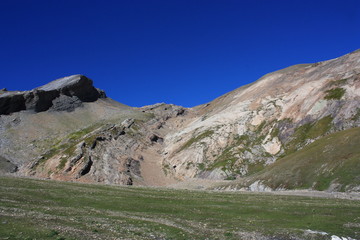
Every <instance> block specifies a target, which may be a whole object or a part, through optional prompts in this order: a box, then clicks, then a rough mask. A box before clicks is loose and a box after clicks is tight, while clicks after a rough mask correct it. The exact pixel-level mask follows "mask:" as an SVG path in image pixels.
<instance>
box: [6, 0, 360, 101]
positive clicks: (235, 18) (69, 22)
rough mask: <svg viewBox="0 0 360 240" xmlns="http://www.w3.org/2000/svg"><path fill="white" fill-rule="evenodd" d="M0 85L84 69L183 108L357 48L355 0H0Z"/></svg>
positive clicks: (112, 88) (118, 93)
mask: <svg viewBox="0 0 360 240" xmlns="http://www.w3.org/2000/svg"><path fill="white" fill-rule="evenodd" d="M0 26H1V28H0V30H1V32H0V70H1V72H0V73H1V77H0V88H3V87H6V88H8V89H9V90H28V89H32V88H34V87H37V86H40V85H43V84H46V83H47V82H49V81H51V80H54V79H56V78H60V77H63V76H67V75H71V74H79V73H80V74H84V75H86V76H88V77H90V78H91V79H93V80H94V83H95V86H96V87H99V88H102V89H104V90H105V91H106V92H107V94H108V96H109V97H111V98H113V99H115V100H117V101H119V102H122V103H125V104H127V105H130V106H142V105H148V104H154V103H157V102H167V103H174V104H178V105H182V106H186V107H190V106H195V105H198V104H202V103H206V102H208V101H211V100H213V99H214V98H216V97H219V96H220V95H222V94H224V93H226V92H229V91H231V90H234V89H235V88H238V87H240V86H242V85H244V84H247V83H250V82H253V81H255V80H256V79H258V78H260V77H261V76H262V75H264V74H266V73H269V72H271V71H275V70H278V69H281V68H284V67H287V66H289V65H293V64H298V63H311V62H318V61H322V60H327V59H331V58H335V57H339V56H341V55H343V54H346V53H348V52H351V51H354V50H356V49H358V48H360V1H359V0H338V1H332V0H327V1H316V0H312V1H308V0H301V1H297V0H291V1H290V0H283V1H282V0H273V1H270V0H263V1H260V0H259V1H257V0H248V1H242V0H234V1H230V0H218V1H212V0H203V1H201V0H189V1H188V0H179V1H178V0H164V1H158V0H143V1H142V0H128V1H121V0H118V1H107V0H102V1H91V0H86V1H80V0H71V1H67V0H62V1H58V0H56V1H55V0H46V1H37V0H31V1H30V0H27V1H20V0H1V1H0Z"/></svg>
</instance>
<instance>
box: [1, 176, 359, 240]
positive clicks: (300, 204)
mask: <svg viewBox="0 0 360 240" xmlns="http://www.w3.org/2000/svg"><path fill="white" fill-rule="evenodd" d="M0 196H1V197H0V219H1V221H0V239H249V238H250V237H249V236H246V235H244V233H250V234H254V232H256V233H258V234H261V235H263V236H272V237H273V238H274V239H280V238H281V239H289V238H290V236H298V237H302V238H303V239H328V238H321V237H320V236H310V237H309V236H308V237H306V236H305V235H304V234H303V231H304V230H306V229H311V230H317V231H325V232H327V233H329V234H330V235H331V234H335V235H338V236H349V237H352V238H359V237H360V229H359V224H360V218H359V216H360V202H359V201H351V200H340V199H325V198H311V197H301V196H281V195H272V194H261V193H260V194H255V193H228V192H207V191H189V190H167V189H157V188H140V187H117V186H106V185H90V184H77V183H65V182H55V181H44V180H33V179H21V178H9V177H0ZM313 237H316V238H313Z"/></svg>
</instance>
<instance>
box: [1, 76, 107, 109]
mask: <svg viewBox="0 0 360 240" xmlns="http://www.w3.org/2000/svg"><path fill="white" fill-rule="evenodd" d="M103 97H106V96H105V93H104V91H102V90H99V89H96V88H94V87H93V83H92V80H90V79H89V78H87V77H85V76H83V75H73V76H69V77H64V78H60V79H57V80H55V81H52V82H50V83H48V84H46V85H44V86H42V87H39V88H36V89H33V90H31V91H24V92H16V91H7V90H6V89H2V90H1V91H0V115H3V114H10V113H13V112H19V111H22V110H32V111H35V112H43V111H46V110H49V109H50V108H52V110H57V111H72V110H74V108H76V107H78V106H81V102H94V101H96V100H97V99H98V98H103Z"/></svg>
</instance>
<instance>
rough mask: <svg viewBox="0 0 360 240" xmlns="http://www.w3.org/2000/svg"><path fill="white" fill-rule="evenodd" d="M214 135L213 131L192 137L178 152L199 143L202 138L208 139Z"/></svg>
mask: <svg viewBox="0 0 360 240" xmlns="http://www.w3.org/2000/svg"><path fill="white" fill-rule="evenodd" d="M213 134H214V131H213V130H206V131H205V132H203V133H201V134H199V135H198V136H196V137H193V138H191V139H189V140H188V141H187V142H186V143H185V144H184V145H183V146H182V147H180V149H179V150H178V152H181V151H183V150H184V149H187V148H189V147H190V146H191V145H193V144H194V143H197V142H199V141H201V140H202V139H204V138H207V137H210V136H211V135H213Z"/></svg>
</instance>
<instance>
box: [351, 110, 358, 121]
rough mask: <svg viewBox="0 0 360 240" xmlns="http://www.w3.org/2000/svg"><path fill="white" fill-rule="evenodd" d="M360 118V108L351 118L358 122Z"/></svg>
mask: <svg viewBox="0 0 360 240" xmlns="http://www.w3.org/2000/svg"><path fill="white" fill-rule="evenodd" d="M359 118H360V108H358V109H357V112H356V114H355V115H354V116H353V117H352V118H351V120H353V121H357V120H358V119H359Z"/></svg>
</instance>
